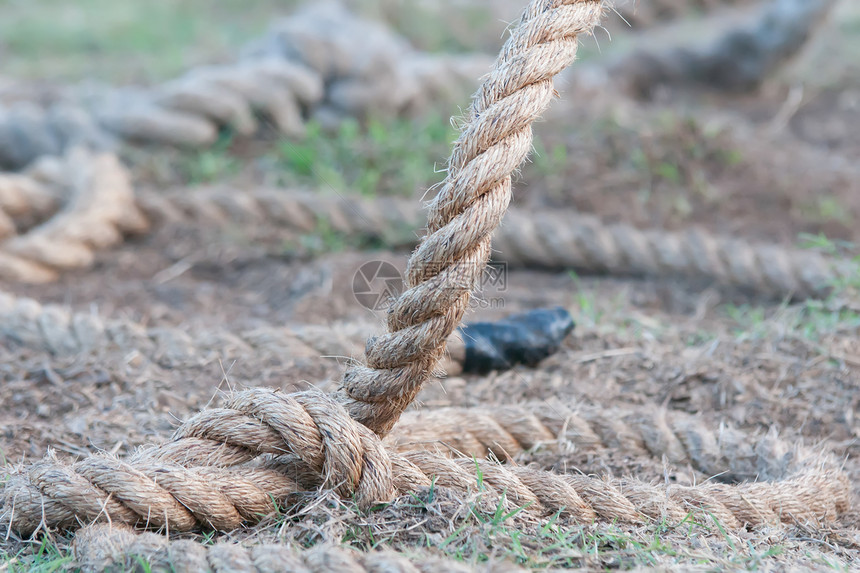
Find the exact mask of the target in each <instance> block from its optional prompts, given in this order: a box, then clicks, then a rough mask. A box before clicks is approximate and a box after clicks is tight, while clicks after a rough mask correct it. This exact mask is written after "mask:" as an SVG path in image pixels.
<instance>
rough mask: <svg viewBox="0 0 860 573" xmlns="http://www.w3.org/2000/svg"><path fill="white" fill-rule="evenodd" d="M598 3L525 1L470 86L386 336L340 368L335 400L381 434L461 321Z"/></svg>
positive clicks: (594, 18) (600, 10)
mask: <svg viewBox="0 0 860 573" xmlns="http://www.w3.org/2000/svg"><path fill="white" fill-rule="evenodd" d="M603 10H604V5H603V3H602V2H601V1H595V0H582V1H580V0H567V1H561V0H552V1H550V0H543V1H538V0H533V1H532V2H531V3H530V4H529V5H528V7H527V8H526V10H525V12H524V14H523V16H522V19H521V21H520V23H519V25H518V26H517V27H516V28H515V29H514V30H513V31H512V33H511V37H510V38H509V39H508V41H507V42H506V43H505V45H504V47H503V48H502V51H501V54H500V56H499V59H498V60H497V61H496V63H495V64H494V66H493V70H492V71H491V72H490V74H489V75H488V76H487V77H486V78H485V80H484V82H483V84H482V86H481V87H480V88H479V89H478V92H477V94H476V95H475V98H474V100H473V103H472V106H471V107H470V109H469V111H468V112H467V116H466V118H465V119H464V121H463V124H462V127H461V130H460V132H461V135H460V137H459V139H458V140H457V141H456V142H455V143H454V150H453V153H452V154H451V158H450V159H449V161H448V175H447V177H446V178H445V181H444V182H443V183H442V186H441V189H440V191H439V193H438V194H437V195H436V197H435V198H434V200H433V202H432V203H431V204H430V208H429V213H428V217H427V221H428V224H427V229H428V234H427V235H426V236H425V237H424V238H423V239H422V241H421V243H420V244H419V245H418V247H417V249H416V250H415V252H414V253H413V254H412V257H411V258H410V259H409V263H408V265H407V269H406V276H405V281H404V282H405V286H406V291H405V292H404V293H403V294H402V295H401V296H400V297H399V298H398V299H397V300H396V301H395V302H394V303H393V304H392V306H391V308H390V309H389V311H388V315H387V326H388V331H389V332H388V334H384V335H382V336H379V337H376V338H371V339H370V340H368V341H367V349H366V352H365V354H366V357H367V365H366V366H357V367H353V368H350V369H349V370H347V372H346V373H345V374H344V377H343V382H342V387H341V389H340V390H339V391H338V392H336V394H335V396H336V399H337V400H338V401H339V402H340V403H341V404H343V405H344V406H345V407H346V409H347V411H348V412H349V413H350V415H351V416H352V417H353V418H354V419H355V420H357V421H358V422H360V423H361V424H364V425H365V426H367V427H368V428H370V429H371V430H372V431H374V432H376V433H378V434H379V435H385V434H386V433H388V431H389V430H390V429H391V428H392V426H393V425H394V424H395V423H396V422H397V419H398V418H399V417H400V413H401V412H403V410H404V409H405V408H406V406H408V405H409V404H410V403H411V402H412V400H413V399H414V398H415V396H416V395H417V393H418V391H419V390H420V389H421V385H422V384H423V383H424V381H425V380H426V379H427V377H428V376H429V375H430V373H431V372H432V370H433V368H434V367H435V365H436V362H437V361H438V360H439V358H441V356H442V355H443V353H444V350H445V341H446V340H447V339H448V337H449V336H450V335H451V333H452V332H453V331H454V329H455V328H456V327H457V326H458V325H459V324H460V321H461V319H462V317H463V313H464V312H465V311H466V308H467V306H468V301H469V297H470V295H471V292H472V290H473V289H474V288H475V287H476V286H477V284H478V281H479V280H480V278H481V276H482V275H483V273H484V269H485V267H486V264H487V260H488V259H489V256H490V236H491V234H492V232H493V230H494V229H495V228H496V227H497V226H498V225H499V222H500V221H501V218H502V216H503V215H504V212H505V210H506V209H507V206H508V203H509V202H510V199H511V173H512V172H513V171H514V170H515V169H516V168H517V167H519V165H520V163H522V161H523V160H524V159H525V157H526V156H527V155H528V153H529V151H530V150H531V141H532V132H531V124H532V122H534V121H535V119H537V118H538V116H539V115H540V114H541V113H542V112H543V111H544V110H545V109H546V107H547V106H548V105H549V103H550V101H551V99H552V97H553V95H554V94H555V89H554V88H553V77H554V76H555V75H556V74H558V73H559V72H560V71H561V70H563V69H564V68H565V67H567V66H568V65H569V64H570V63H571V62H572V61H573V59H574V58H575V56H576V48H577V44H578V36H579V34H587V33H590V32H591V30H592V29H593V28H594V26H595V25H597V23H598V22H599V21H600V17H601V15H602V13H603Z"/></svg>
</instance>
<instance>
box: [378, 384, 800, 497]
mask: <svg viewBox="0 0 860 573" xmlns="http://www.w3.org/2000/svg"><path fill="white" fill-rule="evenodd" d="M385 444H386V446H387V447H389V448H390V449H391V450H392V451H397V452H408V451H411V450H416V449H425V450H429V451H436V452H439V453H442V454H446V453H447V454H455V455H461V456H462V455H465V456H467V457H468V456H477V457H485V456H487V455H488V454H492V455H493V456H495V457H496V458H498V459H500V460H505V459H510V458H512V457H515V456H516V455H517V454H519V453H521V452H524V451H532V450H541V449H555V450H562V451H563V450H565V449H568V448H573V449H576V450H579V451H587V452H588V451H598V452H600V451H612V452H615V453H618V454H621V455H630V456H641V457H653V458H657V459H660V458H663V459H666V461H668V462H670V463H672V464H676V465H685V464H689V465H690V466H692V467H693V468H694V469H696V470H698V471H700V472H702V473H704V474H705V475H708V476H717V479H718V480H719V481H724V482H740V481H745V480H756V479H778V478H780V477H782V476H784V475H785V474H786V472H787V468H788V467H789V465H790V464H792V463H794V461H795V460H796V459H798V458H804V457H811V456H810V454H809V453H805V454H801V453H797V452H794V451H793V450H794V448H791V447H789V445H788V444H786V443H785V442H783V441H782V440H779V439H776V437H775V436H773V435H768V436H767V437H765V438H764V439H758V438H754V437H752V436H750V435H748V434H746V433H744V432H740V431H738V430H735V429H733V428H731V427H726V426H723V427H720V428H719V429H718V430H716V431H714V430H712V429H710V428H708V427H707V426H706V425H705V423H704V422H703V421H702V420H701V418H700V417H699V416H693V415H690V414H686V413H683V412H676V411H669V410H665V409H658V408H654V407H653V406H645V407H642V406H625V407H613V408H605V407H596V406H588V405H583V404H579V405H577V406H570V405H567V404H564V403H562V402H560V401H558V400H552V401H549V402H535V403H530V404H524V405H516V406H493V407H492V408H481V407H475V408H436V409H426V410H419V411H409V412H406V413H404V415H403V417H402V418H401V420H400V423H398V425H397V426H396V427H395V429H394V431H393V432H392V433H391V434H390V435H389V436H388V437H387V438H386V440H385Z"/></svg>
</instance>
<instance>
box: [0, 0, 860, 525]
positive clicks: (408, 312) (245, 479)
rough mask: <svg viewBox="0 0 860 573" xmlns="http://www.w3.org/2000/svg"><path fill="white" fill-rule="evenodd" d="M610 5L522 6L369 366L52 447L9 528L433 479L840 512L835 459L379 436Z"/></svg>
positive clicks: (594, 504)
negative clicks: (661, 470) (555, 462)
mask: <svg viewBox="0 0 860 573" xmlns="http://www.w3.org/2000/svg"><path fill="white" fill-rule="evenodd" d="M601 9H602V6H601V4H600V3H599V2H575V3H572V4H565V3H561V2H548V1H545V2H538V1H535V2H533V3H532V4H531V5H530V6H529V7H528V8H527V10H526V13H525V15H524V17H523V20H522V23H521V25H520V27H519V28H517V30H516V31H515V32H514V33H513V35H512V38H511V40H510V41H509V42H508V44H506V47H505V48H504V49H503V51H502V55H501V56H500V59H499V61H498V62H497V66H496V70H495V71H494V72H493V73H492V74H491V75H490V77H489V79H488V80H487V82H486V83H485V87H484V88H483V89H482V90H481V91H479V93H478V95H477V96H476V99H475V103H474V105H473V107H472V110H471V112H470V114H469V116H468V119H467V121H466V124H465V126H464V129H463V136H462V137H461V139H460V140H459V141H458V143H457V145H456V146H455V150H454V154H453V155H452V158H451V160H450V164H449V176H448V179H447V180H446V183H445V185H444V186H443V188H442V191H441V192H440V194H439V195H438V196H437V198H436V200H435V201H434V203H433V205H432V208H431V211H430V216H429V218H428V229H429V231H430V234H429V235H428V236H427V238H425V240H424V241H423V242H422V243H421V244H420V245H419V247H418V249H417V250H416V252H415V254H414V255H413V257H412V260H411V261H410V265H409V267H408V271H407V275H408V284H409V285H410V287H411V288H410V290H408V291H407V292H406V293H405V294H404V296H403V297H401V299H399V300H398V302H397V303H395V306H394V308H393V309H392V311H391V312H390V313H389V329H390V331H391V333H390V334H389V335H386V336H383V337H380V338H379V339H372V340H370V341H369V343H368V345H367V352H366V353H367V355H368V362H369V365H368V367H363V368H357V369H353V370H351V371H350V372H348V373H347V375H346V376H345V377H344V380H343V387H342V388H341V390H340V391H339V392H337V393H336V394H335V395H334V397H327V396H325V395H322V394H319V393H315V392H304V393H297V394H292V395H286V394H280V393H277V392H271V391H265V390H255V391H247V392H242V393H239V394H236V395H234V396H233V397H232V399H231V400H230V401H229V402H228V403H227V405H226V407H225V408H221V409H210V410H205V411H203V412H201V413H200V414H198V415H196V416H194V417H193V418H192V419H191V420H189V421H188V422H187V423H186V424H184V425H183V426H182V427H180V428H179V430H178V431H177V433H176V435H175V436H174V439H173V441H171V442H169V443H168V444H166V445H165V446H163V447H161V448H146V449H143V450H141V451H139V452H138V453H136V454H135V455H134V456H132V457H131V458H129V459H127V460H125V461H120V460H116V459H114V458H112V457H111V456H106V455H97V456H91V457H89V458H86V459H84V460H82V461H80V462H77V463H75V464H73V465H70V466H69V465H63V464H58V463H56V462H55V461H54V460H51V459H47V460H45V461H44V462H42V463H40V464H35V465H33V466H30V467H29V468H26V469H22V470H21V471H20V472H18V473H16V474H14V475H13V476H11V477H10V478H9V480H8V482H7V484H6V487H5V491H4V502H3V510H4V514H5V516H6V517H7V518H8V520H9V522H10V525H11V526H12V527H13V528H14V529H16V530H17V531H19V532H22V533H28V532H31V531H33V530H35V529H36V528H38V527H40V526H43V525H44V526H49V527H50V526H58V525H62V526H72V525H76V524H77V523H78V522H79V521H92V520H94V519H102V518H107V519H110V520H111V521H117V522H121V523H130V524H138V525H149V526H153V527H169V528H170V529H172V530H174V531H175V530H187V529H190V528H196V527H201V526H203V527H211V528H215V529H232V528H235V527H237V526H238V525H239V524H241V523H244V522H250V521H254V520H255V519H257V518H259V515H260V514H261V513H265V512H266V510H268V509H270V506H265V504H264V501H263V500H264V499H265V500H266V501H267V502H268V503H271V502H272V501H276V502H277V501H283V500H284V499H285V498H287V497H288V496H289V495H290V494H291V493H295V492H299V491H308V490H312V489H314V488H319V487H325V488H331V489H334V490H335V491H337V492H338V493H339V494H341V495H343V496H353V497H354V498H355V500H356V502H357V503H358V504H359V505H360V506H364V507H366V506H368V505H370V504H373V503H377V502H380V501H390V500H392V499H393V498H394V497H395V496H396V495H398V494H399V493H403V492H407V491H412V490H414V489H415V488H419V487H427V486H429V485H430V484H431V483H432V480H435V482H436V483H437V484H439V485H440V486H445V487H451V488H455V489H457V490H461V491H469V490H474V489H478V490H481V489H483V490H484V493H485V494H486V495H488V496H489V497H491V498H495V499H502V497H503V498H504V499H505V500H507V503H508V504H509V505H510V504H515V505H521V506H522V505H524V506H526V508H527V510H528V511H533V512H538V513H540V514H551V513H555V512H562V513H565V514H568V515H571V516H575V517H577V518H579V519H583V520H592V519H596V518H599V519H610V520H620V521H624V522H632V523H643V522H645V521H647V520H648V519H662V518H665V517H674V518H679V519H681V518H683V516H685V515H686V514H687V513H689V511H707V512H709V513H710V514H711V515H712V516H714V517H715V518H716V519H718V520H719V521H720V522H721V523H722V524H723V526H725V527H728V528H739V527H743V526H745V525H762V524H775V523H779V522H782V521H793V520H804V521H829V520H833V519H835V518H836V517H837V516H838V515H839V514H840V513H842V512H844V511H845V510H846V509H847V506H848V500H849V495H850V487H849V484H848V482H847V478H846V477H845V476H844V474H842V473H841V472H840V471H839V470H835V469H830V468H828V467H826V466H825V467H821V468H815V469H811V470H805V471H804V472H803V473H801V474H799V475H797V476H795V477H791V478H788V479H786V480H783V481H781V482H776V483H751V484H742V485H740V486H726V485H721V484H706V485H702V486H696V487H678V486H670V487H663V488H661V487H657V486H653V485H649V484H644V483H641V482H637V481H631V480H628V481H618V480H615V481H613V480H600V479H595V478H590V477H587V476H574V475H564V476H559V475H556V474H552V473H549V472H545V471H540V470H535V469H531V468H518V467H506V466H503V465H499V464H495V463H492V462H488V461H484V460H470V459H466V458H458V459H450V458H447V457H444V456H438V455H435V454H432V453H429V452H420V451H419V452H410V453H408V454H405V455H399V454H396V453H394V452H389V451H388V450H386V449H385V448H384V446H383V444H382V443H381V441H380V439H379V435H382V434H385V433H387V432H388V430H390V428H391V426H392V425H393V424H394V422H395V421H396V420H397V418H398V417H399V415H400V413H401V412H402V410H403V408H405V406H406V405H407V404H408V403H409V402H410V401H411V400H412V398H413V397H414V395H415V393H417V391H418V389H420V386H421V383H422V382H423V381H424V379H425V378H426V376H427V374H428V372H429V371H430V369H432V367H433V365H434V364H435V363H436V360H437V359H438V357H439V355H440V354H441V352H442V350H443V348H444V341H445V339H446V338H447V336H448V335H450V334H451V332H452V331H453V329H454V328H455V327H456V325H457V324H458V323H459V321H460V318H461V317H462V314H463V311H464V310H465V303H466V302H467V301H468V296H469V292H470V290H471V288H472V287H473V286H474V285H475V283H476V280H477V278H478V277H479V276H480V272H481V271H482V270H483V266H484V265H485V264H486V260H487V258H488V256H489V234H490V232H491V231H492V230H493V229H494V228H495V226H497V225H498V222H499V220H500V218H501V216H502V214H503V212H504V210H505V208H506V206H507V203H508V201H509V199H510V172H511V171H512V170H513V169H514V168H515V167H516V166H517V165H518V164H519V162H520V160H521V159H522V157H524V156H525V154H526V153H527V152H528V147H529V145H530V127H529V126H530V123H531V122H532V121H533V120H534V118H535V117H536V115H537V114H538V113H539V112H540V111H541V110H542V109H543V108H544V107H545V106H546V104H547V103H548V101H549V99H550V97H551V95H552V86H551V79H550V78H551V77H552V75H553V74H554V73H557V71H558V70H560V69H561V67H563V65H566V63H567V62H569V60H570V59H572V58H573V55H574V52H575V45H576V42H575V34H577V33H581V32H584V31H588V30H590V28H591V27H592V26H593V25H594V24H595V23H596V21H597V19H598V18H599V15H600V11H601ZM535 66H537V67H535ZM476 269H477V270H476ZM476 468H477V470H478V471H476ZM476 473H479V474H480V475H481V476H482V478H481V479H480V480H477V481H476ZM246 485H247V486H248V487H247V488H245V486H246ZM239 486H241V487H239ZM252 488H256V489H252ZM237 489H241V491H237ZM251 491H253V492H255V493H256V494H258V495H256V496H255V495H254V494H252V493H250V492H251ZM502 493H504V495H502ZM254 500H256V501H257V503H256V504H254V505H253V508H250V507H249V503H251V502H252V501H254Z"/></svg>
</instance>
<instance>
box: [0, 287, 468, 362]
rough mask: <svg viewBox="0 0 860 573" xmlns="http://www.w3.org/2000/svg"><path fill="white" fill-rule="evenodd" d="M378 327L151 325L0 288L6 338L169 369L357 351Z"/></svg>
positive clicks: (454, 355)
mask: <svg viewBox="0 0 860 573" xmlns="http://www.w3.org/2000/svg"><path fill="white" fill-rule="evenodd" d="M377 330H378V326H377V325H375V324H373V323H341V324H336V325H303V326H299V327H293V328H287V327H274V326H272V327H265V326H263V327H258V328H255V329H252V330H247V331H242V332H238V333H234V332H230V331H228V330H224V329H211V328H207V329H200V330H199V331H196V332H193V333H189V332H188V330H187V329H183V328H171V327H147V326H146V325H144V324H141V323H139V322H135V321H133V320H128V319H105V318H102V317H101V316H99V315H97V314H94V313H87V312H70V311H69V310H67V309H65V308H63V307H60V306H57V305H42V304H40V303H39V302H37V301H35V300H33V299H30V298H26V297H16V296H12V295H10V294H7V293H4V292H0V340H6V341H7V342H11V343H14V344H15V345H20V346H23V347H25V348H29V349H32V350H37V351H41V352H48V353H50V354H52V355H55V356H82V355H85V354H90V355H98V354H101V353H105V352H110V351H112V350H115V349H118V350H120V351H121V352H122V353H123V354H127V353H129V352H136V353H138V354H140V355H142V356H144V357H146V358H147V359H148V360H151V361H153V362H155V363H157V364H159V365H161V366H164V367H168V368H177V367H182V366H193V365H196V364H203V363H206V362H209V361H210V360H211V359H214V358H216V357H218V358H221V357H223V356H224V355H225V354H230V355H234V356H242V359H243V360H245V361H248V362H254V361H265V360H271V359H273V358H276V359H280V360H281V361H283V360H286V359H290V360H292V359H297V358H298V359H302V358H308V359H314V360H316V359H319V357H320V356H331V357H343V358H349V359H352V358H359V357H361V356H362V355H363V353H364V341H365V340H366V339H367V337H368V336H370V335H372V334H373V333H374V332H376V331H377ZM464 359H465V348H464V344H463V340H462V338H461V336H460V335H459V334H452V335H451V336H450V337H449V340H448V353H447V355H446V360H445V361H444V364H443V366H442V369H443V370H444V371H445V372H447V373H449V374H456V373H458V372H459V371H460V369H461V365H462V362H463V360H464Z"/></svg>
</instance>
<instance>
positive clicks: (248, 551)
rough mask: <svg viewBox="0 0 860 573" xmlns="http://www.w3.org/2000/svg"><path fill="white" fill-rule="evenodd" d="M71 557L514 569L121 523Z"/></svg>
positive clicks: (109, 567) (412, 569) (166, 566)
mask: <svg viewBox="0 0 860 573" xmlns="http://www.w3.org/2000/svg"><path fill="white" fill-rule="evenodd" d="M74 555H75V560H76V562H77V565H78V566H79V567H81V570H82V571H84V572H85V573H88V572H97V571H98V572H101V571H113V570H116V571H122V570H132V569H135V567H137V566H138V565H139V563H140V561H139V559H142V560H143V561H144V562H146V563H147V565H148V566H149V567H151V571H154V572H161V571H181V572H183V573H232V572H234V571H245V572H248V573H280V572H282V571H290V572H294V573H378V572H382V571H384V572H386V573H437V572H438V573H448V572H451V573H468V572H470V571H482V572H484V573H493V572H495V573H514V572H515V571H522V569H520V568H519V567H517V566H515V565H514V564H513V563H510V562H495V563H489V564H484V565H482V566H479V567H470V566H468V565H466V564H465V563H463V562H461V561H454V560H452V559H445V558H441V557H437V556H434V555H432V554H425V553H421V552H419V553H418V554H411V555H409V556H406V555H402V554H399V553H396V552H394V551H390V550H381V551H372V552H369V553H360V552H357V551H350V550H347V549H343V548H340V547H337V546H334V545H318V546H316V547H314V548H312V549H310V550H304V551H300V550H297V549H295V548H291V547H289V546H286V545H280V544H273V543H268V544H261V545H243V544H238V543H228V542H218V543H215V544H214V545H203V544H201V543H197V542H195V541H190V540H170V539H168V538H167V537H165V536H163V535H157V534H154V533H147V532H135V531H134V530H132V529H130V528H128V527H123V526H121V525H92V526H89V527H86V528H84V529H82V530H81V531H80V532H78V534H77V535H76V536H75V541H74Z"/></svg>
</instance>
